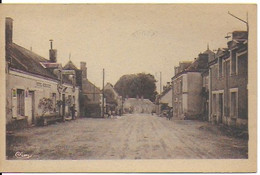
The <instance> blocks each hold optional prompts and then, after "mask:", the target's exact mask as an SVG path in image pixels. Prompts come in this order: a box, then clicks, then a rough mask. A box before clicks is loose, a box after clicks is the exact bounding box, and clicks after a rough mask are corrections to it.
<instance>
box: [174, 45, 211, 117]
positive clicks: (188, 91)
mask: <svg viewBox="0 0 260 175" xmlns="http://www.w3.org/2000/svg"><path fill="white" fill-rule="evenodd" d="M213 56H214V53H213V52H212V51H210V50H209V49H207V50H206V51H205V52H203V53H200V54H199V56H198V58H195V60H194V61H193V62H189V63H187V62H185V64H183V63H180V65H179V66H178V67H175V76H174V77H173V78H172V88H173V90H172V105H173V117H175V118H180V119H199V118H202V112H203V108H204V107H203V93H202V92H203V77H202V73H203V72H205V71H206V70H207V66H208V60H209V58H211V57H213Z"/></svg>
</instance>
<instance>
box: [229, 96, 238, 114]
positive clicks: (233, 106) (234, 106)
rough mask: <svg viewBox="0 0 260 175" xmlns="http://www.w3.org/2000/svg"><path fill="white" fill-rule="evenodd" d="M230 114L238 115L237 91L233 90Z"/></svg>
mask: <svg viewBox="0 0 260 175" xmlns="http://www.w3.org/2000/svg"><path fill="white" fill-rule="evenodd" d="M230 98H231V103H230V116H231V117H234V118H236V117H237V92H231V97H230Z"/></svg>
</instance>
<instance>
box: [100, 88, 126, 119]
mask: <svg viewBox="0 0 260 175" xmlns="http://www.w3.org/2000/svg"><path fill="white" fill-rule="evenodd" d="M104 98H105V101H106V106H105V110H104V111H105V113H107V114H109V113H113V114H115V115H121V114H122V113H123V99H122V96H120V95H119V94H118V93H117V92H116V90H115V89H114V86H113V85H112V84H111V83H107V84H106V85H105V87H104Z"/></svg>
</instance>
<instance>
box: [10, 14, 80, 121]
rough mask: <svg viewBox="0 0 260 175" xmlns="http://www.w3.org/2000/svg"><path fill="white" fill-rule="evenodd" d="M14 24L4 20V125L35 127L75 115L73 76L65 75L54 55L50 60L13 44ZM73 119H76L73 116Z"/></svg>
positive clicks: (76, 108) (51, 54)
mask: <svg viewBox="0 0 260 175" xmlns="http://www.w3.org/2000/svg"><path fill="white" fill-rule="evenodd" d="M12 34H13V20H12V19H11V18H6V124H7V126H11V125H13V124H14V125H15V124H18V125H19V123H23V124H25V125H34V124H37V121H38V120H39V119H40V118H42V117H46V118H47V117H51V116H52V117H53V116H54V117H60V118H62V119H64V118H65V117H66V116H71V115H72V108H73V114H74V115H77V112H75V111H79V104H78V96H79V88H78V87H77V86H75V73H74V72H70V73H68V72H66V73H65V72H64V71H63V69H62V67H61V64H58V63H57V62H56V61H57V57H56V55H57V51H56V50H55V49H53V48H52V42H51V49H50V51H49V52H50V59H49V60H48V59H46V58H43V57H41V56H39V55H37V54H36V53H33V52H32V51H30V50H27V49H25V48H23V47H21V46H19V45H17V44H15V43H14V42H13V40H12ZM75 117H76V116H75Z"/></svg>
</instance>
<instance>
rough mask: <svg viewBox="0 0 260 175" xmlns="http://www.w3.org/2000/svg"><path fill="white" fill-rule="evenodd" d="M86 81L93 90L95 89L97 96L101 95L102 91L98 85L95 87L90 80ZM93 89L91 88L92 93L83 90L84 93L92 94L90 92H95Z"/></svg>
mask: <svg viewBox="0 0 260 175" xmlns="http://www.w3.org/2000/svg"><path fill="white" fill-rule="evenodd" d="M84 81H86V83H87V85H88V86H91V87H92V88H95V93H96V94H101V90H100V89H99V88H98V87H97V86H96V85H94V84H93V83H92V82H91V81H89V80H88V79H86V80H84ZM92 88H91V91H88V89H82V91H83V92H84V93H90V92H93V91H94V90H93V89H92Z"/></svg>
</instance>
